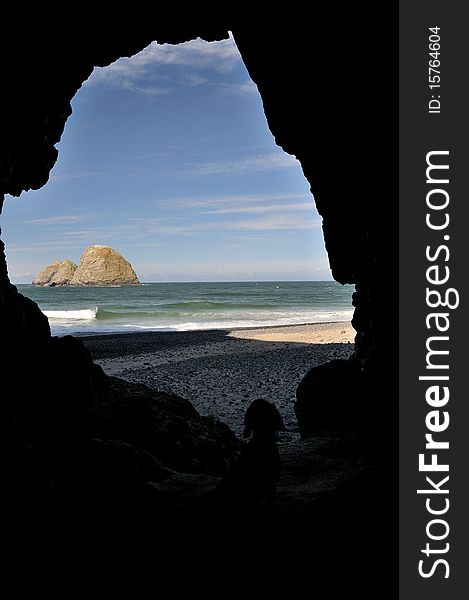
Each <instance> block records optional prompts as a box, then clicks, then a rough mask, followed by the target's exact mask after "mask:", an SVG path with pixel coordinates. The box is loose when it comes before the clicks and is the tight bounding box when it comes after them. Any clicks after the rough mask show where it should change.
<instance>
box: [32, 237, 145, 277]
mask: <svg viewBox="0 0 469 600" xmlns="http://www.w3.org/2000/svg"><path fill="white" fill-rule="evenodd" d="M138 283H140V282H139V280H138V277H137V275H136V273H135V271H134V270H133V268H132V265H131V264H130V263H129V261H127V260H126V259H125V258H124V257H123V256H122V255H121V254H119V252H117V250H114V249H113V248H110V247H109V246H101V245H99V244H96V245H94V246H88V248H85V250H84V251H83V254H82V256H81V259H80V264H79V265H78V266H77V265H76V264H75V263H74V262H72V261H71V260H68V259H65V260H56V261H55V262H53V263H52V264H50V265H48V266H47V267H44V269H42V270H41V271H39V273H38V274H37V275H36V277H35V278H34V280H33V285H50V286H55V285H90V286H106V285H134V284H138Z"/></svg>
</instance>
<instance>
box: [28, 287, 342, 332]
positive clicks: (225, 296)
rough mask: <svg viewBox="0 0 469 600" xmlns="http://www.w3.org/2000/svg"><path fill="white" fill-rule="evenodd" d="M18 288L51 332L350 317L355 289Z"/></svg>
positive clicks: (251, 324) (195, 327)
mask: <svg viewBox="0 0 469 600" xmlns="http://www.w3.org/2000/svg"><path fill="white" fill-rule="evenodd" d="M17 287H18V290H19V291H20V292H21V293H22V294H24V295H25V296H28V297H29V298H31V299H32V300H34V301H35V302H37V303H38V305H39V307H40V309H41V310H42V312H43V313H44V314H45V315H46V316H47V317H48V319H49V323H50V326H51V329H52V334H53V335H67V334H70V333H74V334H76V333H80V334H90V335H92V334H104V333H115V332H131V331H145V330H146V331H191V330H203V329H225V328H232V327H267V326H275V325H295V324H305V323H323V322H332V321H350V320H351V318H352V313H353V308H352V303H351V296H352V293H353V291H354V286H351V285H345V286H342V285H340V284H339V283H337V282H335V281H324V282H323V281H314V282H304V281H301V282H291V281H288V282H280V281H275V282H247V283H246V282H233V283H144V284H142V285H137V286H121V287H105V288H103V287H101V288H99V287H52V288H51V287H37V286H33V285H18V286H17Z"/></svg>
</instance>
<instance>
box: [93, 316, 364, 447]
mask: <svg viewBox="0 0 469 600" xmlns="http://www.w3.org/2000/svg"><path fill="white" fill-rule="evenodd" d="M354 336H355V331H354V329H353V328H352V327H351V325H350V323H346V322H340V323H315V324H311V325H291V326H282V327H265V328H248V329H231V330H230V329H226V330H207V331H186V332H142V333H127V334H110V335H100V336H84V337H83V338H82V341H83V342H84V343H85V345H86V346H87V347H88V349H89V350H90V352H91V354H92V356H93V358H94V359H95V361H96V362H97V363H98V364H100V365H101V366H102V368H103V369H104V371H105V373H106V374H108V375H111V376H115V377H120V378H122V379H126V380H128V381H132V382H136V383H143V384H145V385H147V386H149V387H151V388H154V389H156V390H160V391H165V392H172V393H175V394H178V395H180V396H182V397H184V398H187V399H188V400H190V401H191V402H192V404H193V405H194V406H195V408H196V409H197V410H198V411H199V412H200V413H201V414H203V415H211V416H214V417H216V418H218V419H220V420H222V421H224V422H225V423H227V424H228V425H229V426H230V427H231V428H232V429H233V431H234V432H235V433H236V434H237V435H238V436H241V435H242V430H243V417H244V412H245V410H246V408H247V407H248V406H249V404H250V402H251V401H252V400H255V399H256V398H259V397H262V398H265V399H266V400H269V401H271V402H273V403H274V404H275V405H276V406H277V408H278V409H279V411H280V413H281V414H282V416H283V419H284V422H285V425H286V429H287V431H286V432H285V433H284V434H283V435H282V438H281V440H280V441H281V442H282V441H284V442H290V441H294V440H295V439H297V438H298V433H297V424H296V419H295V414H294V410H293V403H294V401H295V392H296V388H297V386H298V383H299V382H300V380H301V379H302V377H303V376H304V374H305V373H306V372H307V371H308V370H309V369H311V368H312V367H314V366H316V365H319V364H322V363H325V362H328V361H330V360H332V359H335V358H348V357H349V356H350V355H351V354H352V353H353V339H354Z"/></svg>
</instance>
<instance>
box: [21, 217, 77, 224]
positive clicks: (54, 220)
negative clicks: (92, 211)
mask: <svg viewBox="0 0 469 600" xmlns="http://www.w3.org/2000/svg"><path fill="white" fill-rule="evenodd" d="M84 220H85V217H84V216H78V215H60V216H57V217H45V218H43V219H29V220H27V221H25V223H31V224H32V225H65V224H67V223H78V222H80V221H84Z"/></svg>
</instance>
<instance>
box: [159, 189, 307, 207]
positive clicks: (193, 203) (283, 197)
mask: <svg viewBox="0 0 469 600" xmlns="http://www.w3.org/2000/svg"><path fill="white" fill-rule="evenodd" d="M308 199H312V195H310V194H292V193H285V192H273V193H268V194H233V195H220V196H208V197H203V198H200V197H199V196H184V197H179V198H167V199H162V200H159V201H158V202H157V204H158V205H159V206H160V207H161V208H168V209H171V208H174V207H182V208H214V209H217V208H220V207H221V206H226V205H227V204H228V205H230V206H239V205H240V204H247V205H249V206H251V205H253V204H255V203H258V202H289V201H290V200H308Z"/></svg>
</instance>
